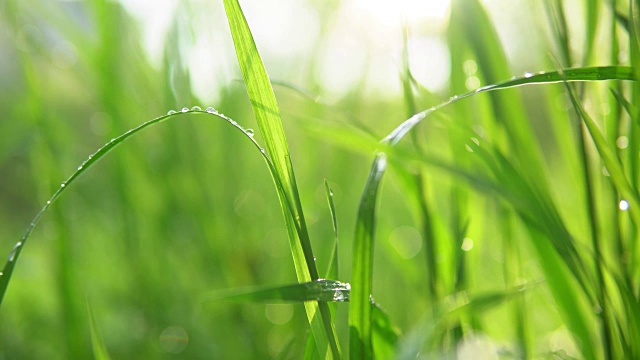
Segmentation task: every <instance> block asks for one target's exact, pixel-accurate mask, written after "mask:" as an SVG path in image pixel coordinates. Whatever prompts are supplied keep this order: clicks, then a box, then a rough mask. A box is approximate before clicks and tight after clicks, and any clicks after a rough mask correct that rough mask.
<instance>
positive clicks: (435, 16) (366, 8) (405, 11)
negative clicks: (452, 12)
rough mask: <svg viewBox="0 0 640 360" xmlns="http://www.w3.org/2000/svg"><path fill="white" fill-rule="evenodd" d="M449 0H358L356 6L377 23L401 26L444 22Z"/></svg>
mask: <svg viewBox="0 0 640 360" xmlns="http://www.w3.org/2000/svg"><path fill="white" fill-rule="evenodd" d="M450 4H451V2H450V1H449V0H442V1H441V0H396V1H388V0H356V7H357V8H358V9H359V10H361V11H362V12H363V13H365V14H368V15H369V16H370V17H371V18H372V19H373V20H374V21H375V23H376V24H378V25H381V26H386V27H401V26H402V25H403V23H405V22H406V23H407V24H417V23H418V22H425V23H432V24H433V23H442V22H444V21H445V19H446V17H447V13H448V11H449V6H450Z"/></svg>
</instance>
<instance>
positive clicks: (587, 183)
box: [554, 0, 614, 360]
mask: <svg viewBox="0 0 640 360" xmlns="http://www.w3.org/2000/svg"><path fill="white" fill-rule="evenodd" d="M555 4H556V9H555V10H556V11H554V13H555V14H556V17H555V18H556V22H555V28H556V34H557V35H558V38H557V41H558V43H559V46H560V50H561V54H562V57H563V62H564V66H568V67H570V66H571V65H572V62H573V60H572V55H571V50H570V48H569V40H568V39H569V36H568V27H567V22H566V17H565V15H564V9H563V7H562V4H561V3H560V0H556V1H555ZM591 5H593V4H591ZM587 12H588V13H589V21H588V22H587V24H586V26H588V27H590V26H596V24H591V21H596V22H597V14H595V15H593V12H594V9H588V10H587ZM593 16H595V17H596V20H592V17H593ZM594 31H595V30H593V31H592V30H591V28H589V29H588V34H589V36H587V39H585V41H586V42H587V46H586V47H585V53H584V58H583V61H584V62H586V61H587V60H588V58H589V57H590V53H591V50H590V49H591V43H592V41H593V34H594ZM583 96H584V86H581V87H580V98H582V97H583ZM571 117H572V118H573V123H574V124H575V130H576V134H577V140H578V152H577V153H578V156H579V157H580V159H579V162H580V164H581V169H582V179H583V180H584V187H583V189H584V198H585V201H586V207H587V216H588V223H589V227H590V229H589V230H590V233H591V246H592V248H593V262H594V266H595V270H596V281H597V284H594V285H595V287H596V288H595V291H596V301H597V302H598V304H597V306H598V307H600V309H601V311H599V312H598V314H597V315H598V318H599V322H600V336H601V338H602V345H603V352H604V356H605V359H607V360H610V359H612V358H613V356H614V354H613V347H612V344H613V339H612V337H613V333H612V329H611V327H610V324H609V320H610V319H611V317H610V314H609V304H608V303H607V289H606V283H605V279H604V275H603V269H602V266H603V259H602V256H603V252H602V251H603V249H602V246H601V239H600V229H599V225H598V223H599V221H598V216H597V210H596V203H597V202H596V200H595V199H596V197H597V194H596V190H595V187H594V184H593V179H592V177H593V174H594V170H593V169H591V165H590V159H589V155H588V148H587V144H586V138H587V137H588V134H587V129H585V126H584V125H583V124H582V122H581V121H580V119H577V118H576V115H575V114H573V115H571Z"/></svg>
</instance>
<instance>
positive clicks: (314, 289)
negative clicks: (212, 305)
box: [202, 280, 350, 302]
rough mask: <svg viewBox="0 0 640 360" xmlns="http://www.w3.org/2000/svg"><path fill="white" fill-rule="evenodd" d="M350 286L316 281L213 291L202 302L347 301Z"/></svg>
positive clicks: (334, 281) (330, 281) (337, 282)
mask: <svg viewBox="0 0 640 360" xmlns="http://www.w3.org/2000/svg"><path fill="white" fill-rule="evenodd" d="M349 292H350V286H349V284H348V283H343V282H340V281H337V280H316V281H311V282H308V283H302V284H292V285H283V286H255V287H247V288H241V289H232V290H228V291H215V292H212V293H209V294H206V295H204V296H203V297H202V301H205V302H207V301H219V300H229V301H254V302H284V301H287V302H290V301H295V302H300V301H324V302H332V301H335V302H345V301H349Z"/></svg>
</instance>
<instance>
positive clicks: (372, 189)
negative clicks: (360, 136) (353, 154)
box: [349, 153, 387, 359]
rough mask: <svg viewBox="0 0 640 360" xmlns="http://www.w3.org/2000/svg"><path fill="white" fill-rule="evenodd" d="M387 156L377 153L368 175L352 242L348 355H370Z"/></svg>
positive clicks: (353, 356) (366, 357)
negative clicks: (375, 246) (380, 206)
mask: <svg viewBox="0 0 640 360" xmlns="http://www.w3.org/2000/svg"><path fill="white" fill-rule="evenodd" d="M386 164H387V160H386V156H385V155H384V154H382V153H379V154H378V155H377V156H376V159H375V160H374V162H373V166H372V167H371V172H370V173H369V177H368V179H367V183H366V185H365V189H364V192H363V194H362V198H361V200H360V207H359V209H358V219H357V225H356V234H355V239H354V244H353V263H352V274H351V287H352V290H351V304H350V306H349V344H350V347H349V353H350V357H349V358H350V359H371V358H373V348H372V342H371V321H372V314H371V303H370V300H369V299H370V297H371V288H372V278H373V277H372V272H373V240H374V232H375V222H376V219H375V211H376V202H377V197H378V189H379V187H380V181H381V180H382V175H383V174H384V171H385V169H386Z"/></svg>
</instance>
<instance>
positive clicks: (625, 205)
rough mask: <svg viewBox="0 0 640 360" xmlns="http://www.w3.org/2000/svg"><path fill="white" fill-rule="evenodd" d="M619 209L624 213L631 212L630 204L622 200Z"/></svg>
mask: <svg viewBox="0 0 640 360" xmlns="http://www.w3.org/2000/svg"><path fill="white" fill-rule="evenodd" d="M618 208H619V209H620V210H622V211H627V210H629V202H628V201H627V200H620V203H618Z"/></svg>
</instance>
